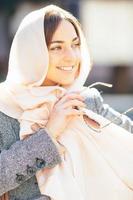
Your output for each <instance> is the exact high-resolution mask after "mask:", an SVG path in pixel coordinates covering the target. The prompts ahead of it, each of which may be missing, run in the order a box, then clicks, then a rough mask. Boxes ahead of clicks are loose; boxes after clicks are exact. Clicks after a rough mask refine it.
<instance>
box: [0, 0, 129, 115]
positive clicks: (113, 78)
mask: <svg viewBox="0 0 133 200" xmlns="http://www.w3.org/2000/svg"><path fill="white" fill-rule="evenodd" d="M48 4H55V5H59V6H61V7H62V8H65V9H66V10H68V11H71V12H72V13H73V15H75V16H76V17H77V18H78V19H79V21H80V23H81V24H82V28H83V31H84V33H85V36H86V38H87V43H88V46H89V49H90V54H91V57H92V59H93V69H92V71H91V73H90V75H89V77H88V79H87V82H86V85H87V86H88V85H90V84H92V83H94V82H99V81H101V82H107V83H111V84H113V87H112V88H106V87H103V86H100V87H97V88H98V89H99V90H100V92H101V93H102V95H103V97H104V102H105V103H108V104H110V105H111V106H112V107H113V108H115V109H116V110H118V111H119V112H123V111H125V110H126V109H128V108H130V107H132V106H133V1H132V0H55V1H54V0H43V1H39V0H34V1H33V0H23V1H22V0H0V82H2V81H4V80H5V78H6V74H7V70H8V58H9V52H10V46H11V42H12V39H13V37H14V34H15V32H16V30H17V28H18V26H19V23H20V22H21V20H22V18H23V17H24V16H25V15H26V14H27V13H29V12H30V11H32V10H35V9H36V8H41V7H43V6H45V5H48ZM14 78H15V77H14ZM0 95H2V94H0ZM128 115H129V116H130V117H131V118H132V119H133V112H132V113H129V114H128Z"/></svg>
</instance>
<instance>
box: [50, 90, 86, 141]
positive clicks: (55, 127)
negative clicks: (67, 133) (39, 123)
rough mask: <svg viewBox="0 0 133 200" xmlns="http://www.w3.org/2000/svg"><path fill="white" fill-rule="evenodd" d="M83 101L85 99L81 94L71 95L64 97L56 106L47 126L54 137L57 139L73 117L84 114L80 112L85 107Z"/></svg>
mask: <svg viewBox="0 0 133 200" xmlns="http://www.w3.org/2000/svg"><path fill="white" fill-rule="evenodd" d="M83 101H84V98H83V97H82V96H81V95H80V94H79V93H69V94H66V95H64V96H63V97H62V98H61V99H60V100H59V101H58V102H57V103H56V104H55V105H54V108H53V110H52V113H51V115H50V118H49V121H48V123H47V126H46V128H47V129H48V130H49V131H50V134H51V136H52V137H54V138H57V137H58V136H59V135H60V134H61V133H62V132H63V130H64V129H65V127H66V126H67V124H68V122H69V121H70V120H71V119H72V118H73V117H76V116H79V115H82V114H83V112H82V111H80V110H79V109H80V108H83V107H85V103H84V102H83ZM77 108H79V109H77Z"/></svg>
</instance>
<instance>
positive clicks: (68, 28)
mask: <svg viewBox="0 0 133 200" xmlns="http://www.w3.org/2000/svg"><path fill="white" fill-rule="evenodd" d="M76 37H78V35H77V33H76V30H75V28H74V26H73V24H72V23H71V22H69V21H68V20H62V21H61V22H60V24H59V26H58V27H57V29H56V31H55V33H54V35H53V37H52V41H54V40H61V41H65V40H67V39H69V40H73V39H74V38H76Z"/></svg>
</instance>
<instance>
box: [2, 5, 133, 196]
mask: <svg viewBox="0 0 133 200" xmlns="http://www.w3.org/2000/svg"><path fill="white" fill-rule="evenodd" d="M51 9H54V10H57V11H59V12H60V11H61V12H62V13H66V11H64V10H62V9H61V8H58V7H57V6H53V5H52V6H47V7H45V8H42V9H40V10H37V11H34V12H32V13H30V14H29V15H27V16H26V17H25V18H24V20H23V21H22V23H21V25H20V27H19V29H18V31H17V33H16V35H15V37H14V40H13V43H12V47H11V52H10V59H9V71H8V75H7V79H6V81H5V82H4V83H2V84H1V85H0V92H1V96H0V110H1V111H3V112H4V113H5V114H7V115H9V116H11V117H14V118H17V119H18V120H19V121H20V122H21V123H20V126H21V129H20V138H22V139H23V138H25V136H27V134H31V131H32V128H31V126H32V124H33V123H34V122H35V123H38V124H39V125H41V126H45V125H46V123H47V120H48V116H49V114H50V111H51V109H52V107H53V105H54V103H55V102H56V101H57V100H58V98H59V97H60V96H61V95H63V94H64V93H66V92H69V91H73V90H77V89H81V88H82V87H83V84H84V82H85V80H86V78H87V76H88V73H89V70H90V58H89V54H88V50H87V47H86V42H85V39H84V36H83V33H82V31H81V29H80V27H79V25H78V23H77V22H76V21H75V18H74V17H72V16H71V15H70V18H72V19H73V20H74V22H75V25H76V27H77V29H78V31H79V34H80V39H81V65H80V72H79V76H78V77H77V79H76V80H75V82H74V84H73V85H72V86H71V87H70V88H67V89H66V88H61V87H59V86H53V87H44V86H41V84H42V83H43V81H44V79H45V77H46V74H47V70H48V63H49V60H48V50H47V46H46V42H45V36H44V26H43V21H44V16H45V13H46V11H48V10H51ZM68 15H69V14H68ZM44 114H45V115H44ZM86 115H88V116H91V118H92V119H94V120H95V121H97V122H98V123H99V124H100V125H102V126H104V125H105V124H107V123H108V120H106V119H104V118H102V117H100V116H97V115H96V114H94V113H93V112H90V111H89V110H86ZM21 133H22V134H21ZM59 142H60V143H61V144H62V145H63V146H64V147H65V154H63V155H61V158H62V163H61V164H60V165H57V166H56V167H54V168H53V169H42V170H40V171H38V172H37V174H36V175H37V180H38V185H39V189H40V192H41V193H42V194H44V195H48V196H50V197H51V199H52V200H68V199H69V200H75V199H76V200H88V199H89V200H99V199H102V200H107V199H108V200H118V199H120V200H132V199H133V173H132V169H133V156H132V155H133V135H131V134H130V133H128V132H127V131H126V130H124V129H122V128H120V127H117V126H116V125H114V124H111V125H110V126H109V127H106V126H105V129H103V130H102V131H101V132H100V133H96V132H95V131H93V130H92V129H90V128H89V127H88V126H87V125H86V123H85V121H84V120H83V118H82V116H79V117H77V118H74V119H73V120H72V121H71V122H70V123H69V125H68V126H67V128H66V130H65V131H64V133H63V134H62V135H61V136H60V138H59Z"/></svg>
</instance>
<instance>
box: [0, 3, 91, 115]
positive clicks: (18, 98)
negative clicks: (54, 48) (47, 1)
mask: <svg viewBox="0 0 133 200" xmlns="http://www.w3.org/2000/svg"><path fill="white" fill-rule="evenodd" d="M50 10H56V11H58V12H61V13H63V14H65V15H67V16H68V17H70V18H71V19H72V20H73V21H74V24H75V25H76V27H77V29H78V31H79V35H80V39H81V65H80V73H79V76H78V77H77V79H76V80H75V82H74V83H73V85H72V86H71V87H70V88H69V90H75V89H76V88H78V89H79V88H80V87H81V86H83V84H84V82H85V81H86V78H87V76H88V74H89V71H90V68H91V67H90V56H89V53H88V49H87V45H86V41H85V38H84V36H83V33H82V31H81V28H80V26H79V24H78V23H77V21H76V18H75V17H74V16H72V15H71V14H70V13H68V12H67V11H65V10H63V9H61V8H59V7H57V6H54V5H50V6H46V7H44V8H42V9H40V10H36V11H33V12H31V13H30V14H28V15H27V16H26V17H25V18H24V19H23V21H22V22H21V24H20V26H19V29H18V31H17V33H16V35H15V37H14V40H13V43H12V46H11V51H10V57H9V69H8V74H7V79H6V81H5V82H4V83H2V84H0V92H1V94H2V95H1V96H0V110H1V111H2V112H4V113H5V114H7V115H9V116H11V117H14V118H17V119H18V118H19V117H20V116H21V114H22V112H23V110H24V109H25V108H27V107H29V106H32V105H33V104H34V103H35V102H34V101H36V99H37V101H38V103H41V102H43V101H44V99H42V98H41V97H40V96H41V95H42V94H43V96H47V94H48V93H49V92H50V91H52V90H54V89H58V90H60V91H62V89H63V88H60V87H40V86H41V84H42V83H43V81H44V79H45V77H46V74H47V71H48V63H49V56H48V49H47V46H46V41H45V35H44V17H45V13H46V12H47V11H50Z"/></svg>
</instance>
